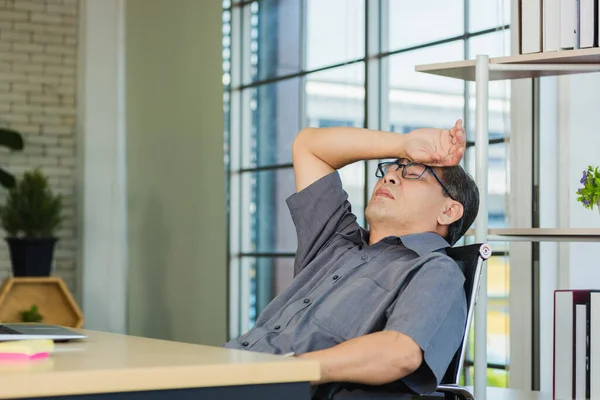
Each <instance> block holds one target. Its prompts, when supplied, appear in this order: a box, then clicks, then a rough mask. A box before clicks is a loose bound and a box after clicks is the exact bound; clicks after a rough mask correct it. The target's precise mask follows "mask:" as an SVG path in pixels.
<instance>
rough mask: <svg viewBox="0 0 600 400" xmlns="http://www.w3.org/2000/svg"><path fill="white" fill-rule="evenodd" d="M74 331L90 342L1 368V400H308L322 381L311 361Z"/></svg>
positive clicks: (62, 346)
mask: <svg viewBox="0 0 600 400" xmlns="http://www.w3.org/2000/svg"><path fill="white" fill-rule="evenodd" d="M74 330H76V329H74ZM78 331H80V332H83V333H85V334H87V335H89V336H88V338H87V339H84V340H82V341H74V342H70V343H57V344H56V352H55V353H54V354H52V355H51V357H50V358H48V359H45V360H39V361H38V362H28V363H26V364H25V363H21V364H15V363H14V362H13V363H10V364H8V363H6V362H4V363H0V388H1V389H0V398H2V399H6V398H40V397H44V398H45V397H46V396H68V397H57V398H55V399H56V400H58V399H60V398H69V399H70V398H72V397H71V396H76V397H77V398H78V399H81V398H93V399H94V400H96V399H105V398H119V399H139V398H142V397H143V398H144V399H155V398H168V399H176V398H189V399H191V398H210V399H237V398H239V399H261V400H263V399H271V398H285V399H286V400H296V399H298V400H300V399H304V400H306V399H309V398H310V384H309V382H310V381H313V380H316V379H318V378H319V376H320V372H319V365H318V363H317V362H312V361H301V360H297V359H294V358H287V357H282V356H274V355H268V354H259V353H255V352H250V351H243V350H230V349H224V348H220V347H211V346H201V345H194V344H186V343H179V342H169V341H163V340H156V339H147V338H140V337H134V336H126V335H117V334H111V333H103V332H96V331H87V330H78ZM109 394H111V395H109ZM94 395H96V396H94Z"/></svg>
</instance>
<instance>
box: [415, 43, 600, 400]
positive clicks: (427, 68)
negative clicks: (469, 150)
mask: <svg viewBox="0 0 600 400" xmlns="http://www.w3.org/2000/svg"><path fill="white" fill-rule="evenodd" d="M415 70H416V71H417V72H423V73H429V74H434V75H440V76H445V77H449V78H456V79H461V80H467V81H475V90H476V103H475V104H476V105H475V107H476V110H475V115H476V124H475V130H476V132H475V169H476V174H475V180H476V182H477V185H478V186H479V189H480V209H479V215H486V216H487V214H488V207H487V196H488V184H487V175H488V172H487V171H488V165H487V164H488V163H487V161H488V160H487V157H488V147H489V132H488V105H489V104H488V100H489V98H488V86H489V82H490V81H495V80H506V79H522V78H538V77H543V76H557V75H571V74H580V73H586V72H599V71H600V48H589V49H578V50H564V51H557V52H548V53H537V54H525V55H516V56H507V57H496V58H490V57H489V56H487V55H478V56H477V58H476V59H475V60H464V61H455V62H445V63H436V64H426V65H417V66H416V67H415ZM473 234H474V235H475V241H476V242H487V241H496V240H497V241H571V242H574V241H600V229H543V228H531V229H490V230H488V225H487V218H477V220H476V221H475V229H474V232H473ZM481 282H487V269H486V268H484V269H483V272H482V277H481ZM486 332H487V287H486V285H481V287H480V288H479V296H478V300H477V305H476V309H475V360H474V361H475V365H474V368H475V379H474V389H475V398H477V399H478V400H485V398H486V387H487V374H486V373H487V354H486V349H487V343H486Z"/></svg>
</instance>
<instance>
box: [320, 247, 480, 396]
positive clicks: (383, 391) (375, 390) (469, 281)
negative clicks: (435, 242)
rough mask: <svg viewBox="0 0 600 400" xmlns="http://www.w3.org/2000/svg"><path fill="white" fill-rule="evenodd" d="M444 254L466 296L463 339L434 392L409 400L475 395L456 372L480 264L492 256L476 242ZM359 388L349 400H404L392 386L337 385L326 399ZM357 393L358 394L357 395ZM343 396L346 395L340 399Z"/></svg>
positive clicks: (462, 358)
mask: <svg viewBox="0 0 600 400" xmlns="http://www.w3.org/2000/svg"><path fill="white" fill-rule="evenodd" d="M446 251H447V254H448V255H449V256H450V257H451V258H452V259H453V260H454V261H456V263H457V264H458V266H459V267H460V269H461V271H462V272H463V274H464V275H465V284H464V288H465V294H466V296H467V322H466V325H465V333H464V335H463V340H462V343H461V345H460V346H459V348H458V350H457V351H456V353H455V354H454V357H453V358H452V361H451V362H450V364H449V365H448V369H447V370H446V373H445V374H444V377H443V378H442V380H441V381H440V384H439V385H438V387H437V390H436V392H435V393H431V394H427V395H423V396H419V395H414V396H413V399H427V398H436V399H440V398H444V399H445V400H450V399H452V400H457V399H461V400H475V396H473V394H472V393H471V392H470V391H469V390H468V389H467V388H466V387H464V386H461V385H459V376H460V371H461V369H462V366H463V362H464V357H465V351H466V343H467V338H468V334H469V328H470V326H471V320H472V317H473V311H474V310H475V303H476V300H477V293H478V292H479V280H480V277H481V271H482V268H483V262H484V261H485V260H487V259H488V258H490V256H491V255H492V248H491V246H490V245H489V244H487V243H476V244H471V245H465V246H459V247H453V248H450V249H447V250H446ZM355 389H360V390H361V391H362V392H361V393H360V395H358V396H354V395H351V396H348V397H347V398H349V399H350V398H351V399H364V400H368V399H377V398H382V399H384V398H385V399H394V392H396V394H397V395H398V397H401V398H406V394H405V393H403V394H399V393H398V390H399V389H398V386H395V385H393V384H390V385H383V386H381V387H369V386H367V385H354V384H338V385H336V386H335V387H334V388H333V390H332V391H331V392H330V396H329V398H330V399H335V398H336V396H335V395H336V394H337V393H339V392H340V391H344V390H345V391H350V392H351V391H353V390H355ZM357 394H358V393H357ZM343 397H346V396H343Z"/></svg>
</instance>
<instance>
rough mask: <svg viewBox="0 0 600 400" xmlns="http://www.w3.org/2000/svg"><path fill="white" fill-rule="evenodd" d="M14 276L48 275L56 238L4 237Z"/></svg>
mask: <svg viewBox="0 0 600 400" xmlns="http://www.w3.org/2000/svg"><path fill="white" fill-rule="evenodd" d="M5 240H6V242H7V243H8V249H9V252H10V260H11V262H12V270H13V275H14V276H50V271H51V269H52V258H53V257H54V247H55V245H56V242H57V240H58V239H57V238H6V239H5Z"/></svg>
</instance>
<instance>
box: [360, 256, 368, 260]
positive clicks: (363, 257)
mask: <svg viewBox="0 0 600 400" xmlns="http://www.w3.org/2000/svg"><path fill="white" fill-rule="evenodd" d="M361 258H362V259H363V260H366V259H367V258H369V256H366V255H365V256H362V257H361Z"/></svg>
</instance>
